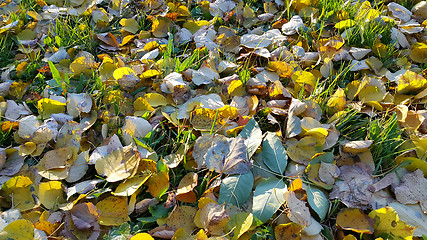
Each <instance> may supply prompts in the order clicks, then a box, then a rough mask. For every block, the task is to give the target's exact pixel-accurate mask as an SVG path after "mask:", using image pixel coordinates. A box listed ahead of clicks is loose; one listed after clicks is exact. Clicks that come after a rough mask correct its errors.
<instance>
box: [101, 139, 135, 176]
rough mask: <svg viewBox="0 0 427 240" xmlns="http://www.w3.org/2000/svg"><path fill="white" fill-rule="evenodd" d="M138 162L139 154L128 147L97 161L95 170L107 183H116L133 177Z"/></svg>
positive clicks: (131, 147)
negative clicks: (104, 177)
mask: <svg viewBox="0 0 427 240" xmlns="http://www.w3.org/2000/svg"><path fill="white" fill-rule="evenodd" d="M139 161H140V156H139V152H137V151H136V149H135V147H133V146H131V145H129V146H127V147H123V148H119V149H117V150H114V151H112V152H111V153H110V154H108V155H107V156H105V157H102V158H100V159H98V160H97V161H96V163H95V168H96V171H97V172H98V174H100V175H102V176H106V177H107V178H106V180H107V181H109V182H117V181H120V180H123V179H126V178H128V177H131V176H133V175H135V170H136V169H137V168H138V165H139Z"/></svg>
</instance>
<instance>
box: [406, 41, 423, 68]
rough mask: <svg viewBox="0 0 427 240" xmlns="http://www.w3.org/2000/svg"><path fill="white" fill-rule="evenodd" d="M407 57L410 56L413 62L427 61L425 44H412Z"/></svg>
mask: <svg viewBox="0 0 427 240" xmlns="http://www.w3.org/2000/svg"><path fill="white" fill-rule="evenodd" d="M409 57H411V59H412V60H413V61H414V62H418V63H427V44H425V43H423V42H417V43H415V44H414V45H412V50H411V53H410V54H409Z"/></svg>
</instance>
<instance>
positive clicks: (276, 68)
mask: <svg viewBox="0 0 427 240" xmlns="http://www.w3.org/2000/svg"><path fill="white" fill-rule="evenodd" d="M267 70H270V71H273V72H276V73H277V74H278V75H279V77H283V78H287V77H290V76H291V75H292V72H293V70H292V67H291V65H289V64H288V63H286V62H283V61H271V62H269V63H268V65H267Z"/></svg>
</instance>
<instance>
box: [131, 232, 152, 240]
mask: <svg viewBox="0 0 427 240" xmlns="http://www.w3.org/2000/svg"><path fill="white" fill-rule="evenodd" d="M130 240H154V238H153V237H152V236H151V235H150V234H148V233H138V234H136V235H135V236H133V237H131V238H130Z"/></svg>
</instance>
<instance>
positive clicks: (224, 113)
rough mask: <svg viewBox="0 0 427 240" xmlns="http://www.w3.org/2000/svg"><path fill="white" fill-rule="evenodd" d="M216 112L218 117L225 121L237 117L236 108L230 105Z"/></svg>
mask: <svg viewBox="0 0 427 240" xmlns="http://www.w3.org/2000/svg"><path fill="white" fill-rule="evenodd" d="M218 112H219V113H218V115H219V116H221V117H222V118H227V119H235V118H237V115H238V112H237V108H235V107H232V106H230V105H225V106H224V107H221V108H219V109H218Z"/></svg>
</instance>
